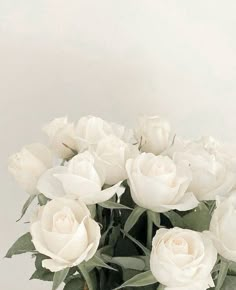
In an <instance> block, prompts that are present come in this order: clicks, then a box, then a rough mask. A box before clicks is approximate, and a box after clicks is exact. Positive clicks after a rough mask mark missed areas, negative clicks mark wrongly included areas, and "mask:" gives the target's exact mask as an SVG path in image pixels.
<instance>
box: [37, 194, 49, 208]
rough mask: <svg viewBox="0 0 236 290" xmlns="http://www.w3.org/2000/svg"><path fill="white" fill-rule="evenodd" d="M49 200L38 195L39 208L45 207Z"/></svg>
mask: <svg viewBox="0 0 236 290" xmlns="http://www.w3.org/2000/svg"><path fill="white" fill-rule="evenodd" d="M49 200H50V199H49V198H47V197H46V196H45V195H43V194H42V193H40V194H38V201H39V204H40V205H41V206H43V205H45V204H46V203H47V202H48V201H49Z"/></svg>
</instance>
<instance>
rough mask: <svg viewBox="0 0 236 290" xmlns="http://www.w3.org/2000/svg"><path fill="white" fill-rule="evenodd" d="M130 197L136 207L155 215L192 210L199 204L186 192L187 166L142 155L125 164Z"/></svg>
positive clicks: (161, 157) (153, 156) (149, 154)
mask: <svg viewBox="0 0 236 290" xmlns="http://www.w3.org/2000/svg"><path fill="white" fill-rule="evenodd" d="M126 169H127V173H128V179H129V184H130V187H131V195H132V198H133V200H134V201H135V203H136V204H137V205H139V206H141V207H143V208H146V209H150V210H152V211H154V212H166V211H169V210H172V209H177V210H181V211H184V210H189V209H192V208H194V207H196V206H197V205H198V201H197V199H196V198H195V196H194V195H193V194H192V193H191V192H187V191H186V190H187V188H188V186H189V184H190V182H191V171H190V170H189V168H188V167H187V166H186V165H185V164H178V165H176V164H175V163H174V162H173V161H172V160H171V159H170V158H169V157H167V156H161V155H159V156H155V155H154V154H152V153H142V154H141V155H139V156H138V157H136V158H135V159H129V160H128V161H127V163H126Z"/></svg>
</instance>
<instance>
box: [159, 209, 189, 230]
mask: <svg viewBox="0 0 236 290" xmlns="http://www.w3.org/2000/svg"><path fill="white" fill-rule="evenodd" d="M163 215H164V216H166V217H167V218H168V219H169V220H170V222H171V223H172V225H173V227H180V228H183V229H184V228H186V226H185V223H184V221H183V218H182V217H181V216H180V215H179V214H178V213H176V212H175V211H173V210H171V211H168V212H163Z"/></svg>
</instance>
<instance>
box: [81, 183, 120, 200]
mask: <svg viewBox="0 0 236 290" xmlns="http://www.w3.org/2000/svg"><path fill="white" fill-rule="evenodd" d="M121 183H122V181H120V182H118V183H117V184H115V185H113V186H111V187H109V188H106V189H104V190H101V191H97V192H94V193H91V194H85V195H83V196H82V195H81V200H82V201H83V202H84V203H85V204H88V205H91V204H96V203H100V202H104V201H107V200H109V199H110V198H112V196H114V195H115V194H116V192H117V191H118V189H119V187H120V185H121Z"/></svg>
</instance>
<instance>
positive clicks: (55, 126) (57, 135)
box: [43, 117, 77, 159]
mask: <svg viewBox="0 0 236 290" xmlns="http://www.w3.org/2000/svg"><path fill="white" fill-rule="evenodd" d="M43 131H44V132H45V133H46V134H47V135H48V137H49V142H50V147H51V148H52V150H53V151H54V152H55V153H56V155H57V156H58V157H59V158H62V159H68V158H70V157H72V156H73V155H74V151H77V142H76V136H75V129H74V124H73V123H68V120H67V118H66V117H63V118H56V119H54V120H53V121H51V122H50V123H49V124H47V125H46V126H45V127H44V128H43Z"/></svg>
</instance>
